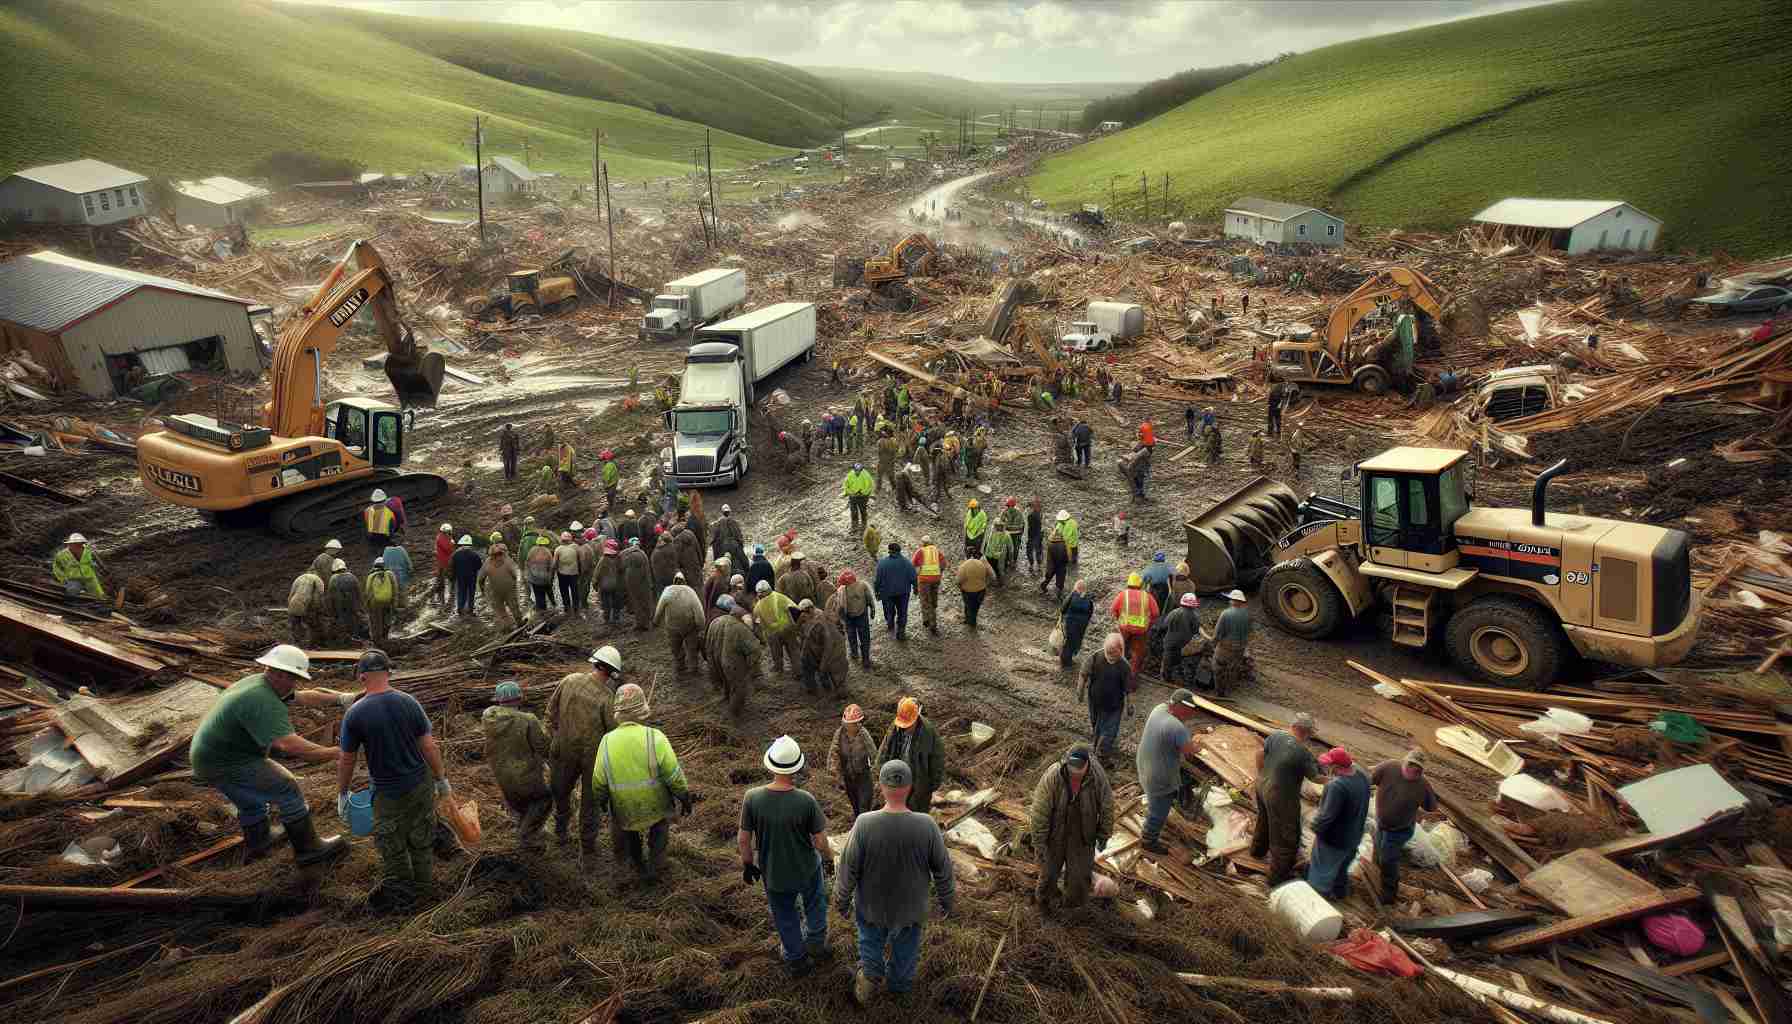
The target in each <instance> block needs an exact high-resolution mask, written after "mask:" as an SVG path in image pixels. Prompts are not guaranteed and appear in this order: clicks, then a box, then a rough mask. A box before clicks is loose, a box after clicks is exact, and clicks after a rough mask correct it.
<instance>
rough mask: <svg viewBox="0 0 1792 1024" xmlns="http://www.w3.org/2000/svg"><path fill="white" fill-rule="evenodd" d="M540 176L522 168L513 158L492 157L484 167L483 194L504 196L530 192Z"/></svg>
mask: <svg viewBox="0 0 1792 1024" xmlns="http://www.w3.org/2000/svg"><path fill="white" fill-rule="evenodd" d="M540 177H541V175H539V174H536V173H535V172H534V171H531V170H530V169H529V168H527V167H524V166H523V164H522V161H520V160H518V159H516V158H515V157H508V156H494V157H492V158H491V160H490V161H489V162H487V163H486V165H485V194H486V195H488V196H505V195H511V194H514V193H518V192H532V191H534V190H535V182H536V180H537V179H539V178H540Z"/></svg>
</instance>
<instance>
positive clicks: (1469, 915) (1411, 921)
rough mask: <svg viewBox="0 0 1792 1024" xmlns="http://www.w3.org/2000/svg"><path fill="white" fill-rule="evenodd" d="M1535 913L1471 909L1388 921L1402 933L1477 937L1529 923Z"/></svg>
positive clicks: (1453, 937)
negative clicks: (1439, 915)
mask: <svg viewBox="0 0 1792 1024" xmlns="http://www.w3.org/2000/svg"><path fill="white" fill-rule="evenodd" d="M1535 920H1537V915H1536V914H1534V913H1532V912H1531V911H1529V910H1475V911H1469V912H1466V913H1461V914H1444V915H1443V916H1441V917H1415V918H1406V919H1403V920H1397V921H1393V922H1390V923H1391V924H1392V926H1393V928H1394V930H1395V931H1397V932H1399V933H1400V934H1402V935H1425V936H1430V937H1432V938H1439V939H1477V938H1480V937H1481V936H1483V935H1491V934H1493V933H1495V932H1504V931H1511V930H1512V929H1513V928H1516V927H1518V926H1519V925H1521V924H1530V923H1531V922H1532V921H1535Z"/></svg>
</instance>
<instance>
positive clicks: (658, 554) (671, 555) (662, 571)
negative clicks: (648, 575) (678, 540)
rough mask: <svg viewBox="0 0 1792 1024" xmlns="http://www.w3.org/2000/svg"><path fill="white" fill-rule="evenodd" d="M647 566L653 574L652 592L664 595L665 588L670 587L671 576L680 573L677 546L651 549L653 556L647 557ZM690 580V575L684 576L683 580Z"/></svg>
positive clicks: (659, 546) (667, 545) (670, 545)
mask: <svg viewBox="0 0 1792 1024" xmlns="http://www.w3.org/2000/svg"><path fill="white" fill-rule="evenodd" d="M647 564H648V566H649V567H650V569H651V570H652V572H653V592H654V593H655V594H663V593H665V591H666V588H667V587H669V586H671V585H672V574H673V573H676V572H678V571H680V570H679V566H678V545H676V544H661V545H658V546H657V547H655V548H654V549H653V554H651V555H648V556H647ZM690 578H691V577H690V575H689V574H686V576H685V579H687V580H688V579H690Z"/></svg>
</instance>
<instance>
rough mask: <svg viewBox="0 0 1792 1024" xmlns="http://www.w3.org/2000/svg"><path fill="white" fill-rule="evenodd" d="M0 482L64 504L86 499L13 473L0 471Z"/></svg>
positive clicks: (17, 489) (20, 491)
mask: <svg viewBox="0 0 1792 1024" xmlns="http://www.w3.org/2000/svg"><path fill="white" fill-rule="evenodd" d="M0 484H5V485H6V486H8V487H10V488H12V489H13V490H15V491H18V492H19V493H20V494H35V495H37V496H39V497H42V498H49V499H51V500H53V501H59V502H61V503H63V504H64V505H79V504H81V502H82V501H84V500H85V499H83V498H81V497H80V496H78V495H74V494H70V493H68V492H67V491H59V490H57V489H56V488H54V487H51V486H50V485H49V484H46V483H42V482H40V481H37V480H27V479H25V478H24V477H22V476H14V475H12V474H11V473H0Z"/></svg>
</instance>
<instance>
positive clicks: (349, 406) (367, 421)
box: [324, 398, 404, 466]
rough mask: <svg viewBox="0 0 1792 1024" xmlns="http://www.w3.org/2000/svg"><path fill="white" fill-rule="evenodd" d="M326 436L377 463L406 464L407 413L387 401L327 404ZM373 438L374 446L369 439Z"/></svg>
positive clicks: (351, 452) (353, 399)
mask: <svg viewBox="0 0 1792 1024" xmlns="http://www.w3.org/2000/svg"><path fill="white" fill-rule="evenodd" d="M324 436H325V437H328V438H333V439H335V440H337V441H341V442H342V445H343V447H345V448H347V449H348V450H349V454H350V455H353V456H354V457H355V458H358V459H365V460H367V461H369V462H371V463H373V464H374V465H375V466H401V465H403V464H404V415H403V413H402V412H401V411H400V410H399V409H396V408H394V407H392V406H390V405H387V404H386V403H384V402H375V401H371V400H369V399H365V398H343V399H339V400H337V401H334V402H331V403H330V404H329V405H327V406H325V407H324ZM370 440H371V442H372V443H371V445H370V444H369V441H370Z"/></svg>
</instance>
